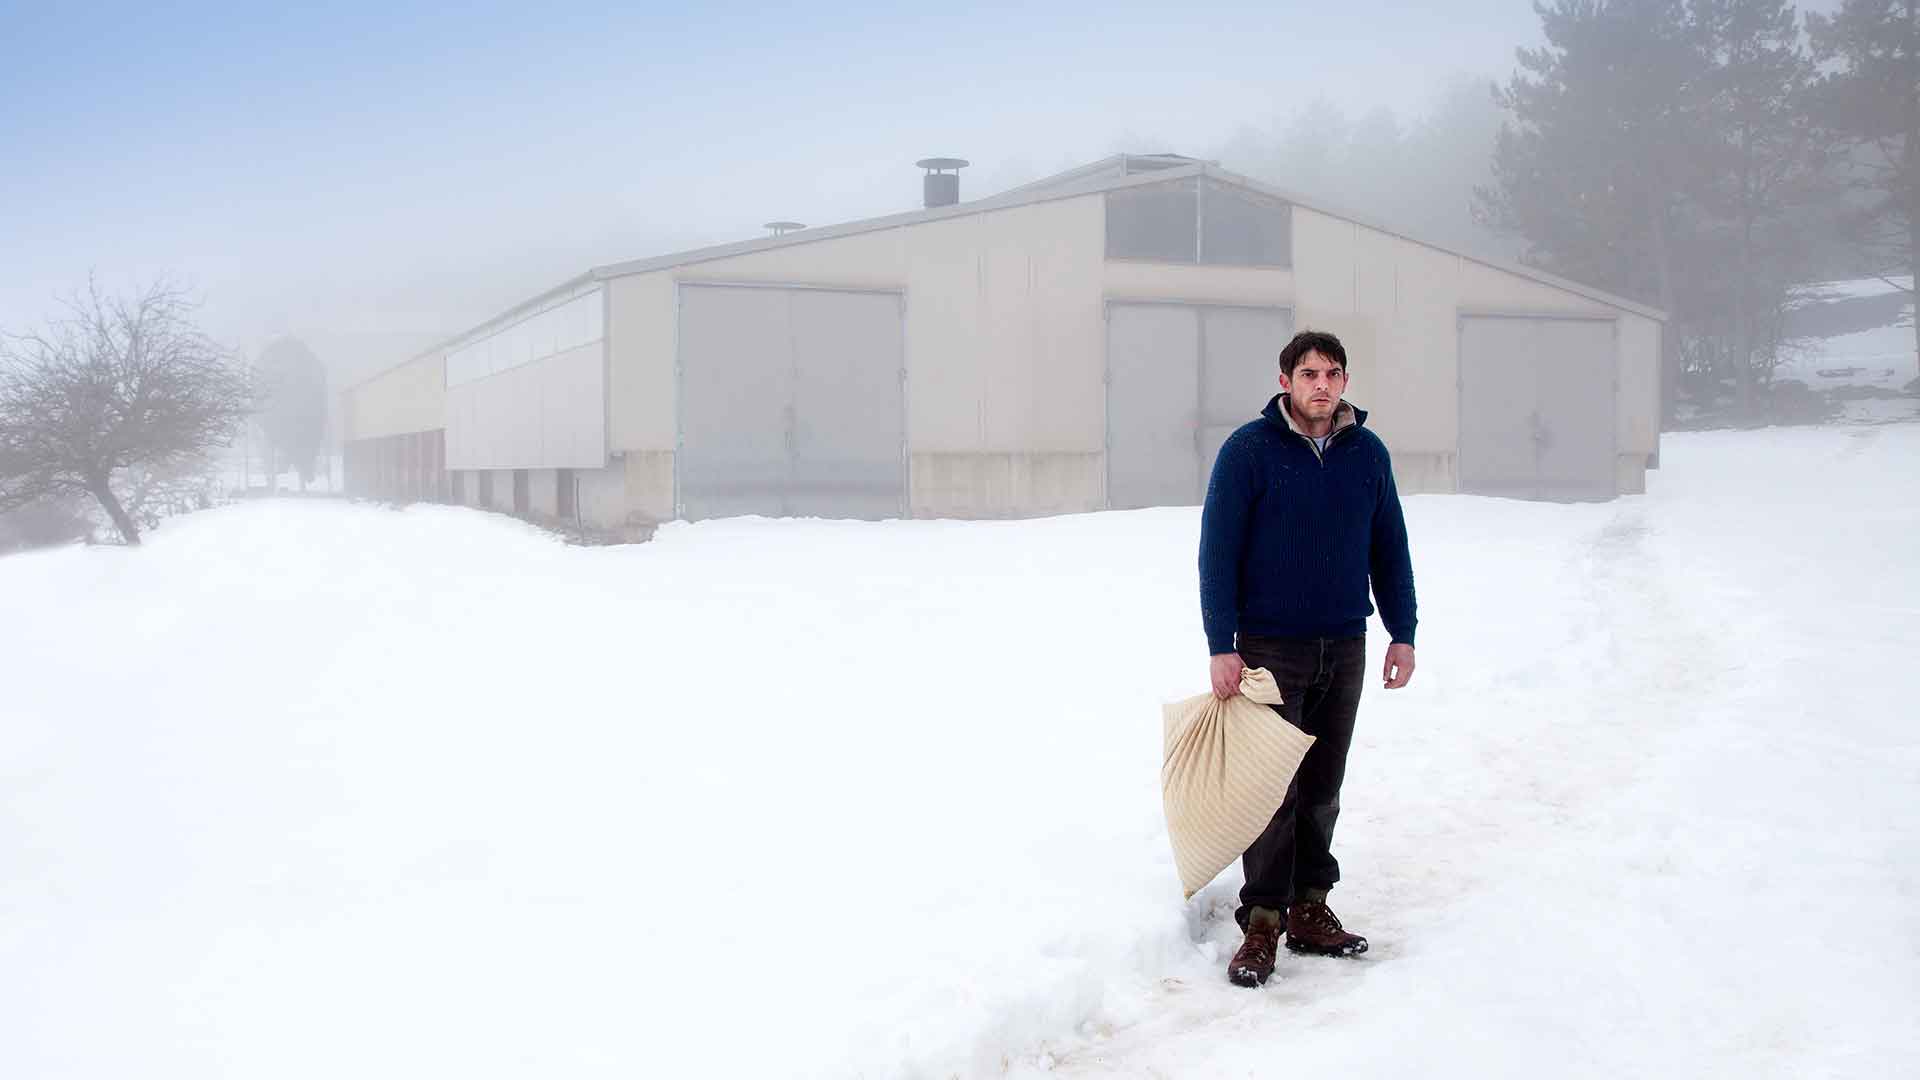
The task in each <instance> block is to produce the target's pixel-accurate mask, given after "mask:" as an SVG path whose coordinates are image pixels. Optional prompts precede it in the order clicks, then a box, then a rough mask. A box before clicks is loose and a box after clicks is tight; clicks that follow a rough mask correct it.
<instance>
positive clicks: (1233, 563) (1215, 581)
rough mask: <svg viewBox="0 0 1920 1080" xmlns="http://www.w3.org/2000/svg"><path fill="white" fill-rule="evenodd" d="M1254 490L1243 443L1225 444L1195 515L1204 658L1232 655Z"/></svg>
mask: <svg viewBox="0 0 1920 1080" xmlns="http://www.w3.org/2000/svg"><path fill="white" fill-rule="evenodd" d="M1258 490H1259V487H1258V484H1257V481H1256V477H1255V475H1254V468H1253V457H1252V454H1251V453H1250V452H1249V450H1248V447H1247V445H1246V440H1245V439H1244V438H1241V437H1238V436H1234V437H1231V438H1229V439H1227V441H1226V443H1225V444H1224V445H1222V446H1221V447H1220V455H1219V456H1218V457H1217V458H1215V459H1214V462H1213V475H1212V476H1211V477H1210V478H1208V480H1207V501H1206V505H1205V506H1204V507H1203V508H1202V509H1201V511H1200V622H1201V625H1202V626H1203V627H1205V628H1206V632H1207V652H1209V653H1210V654H1212V655H1214V656H1218V655H1220V654H1221V653H1230V652H1232V651H1233V650H1234V633H1235V632H1236V631H1237V630H1238V629H1239V624H1240V560H1241V556H1242V555H1243V554H1244V552H1245V550H1246V544H1247V522H1248V518H1249V516H1250V514H1251V513H1252V509H1253V501H1254V496H1255V493H1256V492H1257V491H1258Z"/></svg>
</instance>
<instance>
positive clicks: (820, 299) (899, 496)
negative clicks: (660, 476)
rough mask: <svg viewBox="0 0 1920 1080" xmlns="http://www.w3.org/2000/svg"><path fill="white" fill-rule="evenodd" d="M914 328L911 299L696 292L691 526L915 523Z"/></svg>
mask: <svg viewBox="0 0 1920 1080" xmlns="http://www.w3.org/2000/svg"><path fill="white" fill-rule="evenodd" d="M903 315H904V313H903V310H902V304H901V299H900V296H899V294H897V293H876V292H859V291H851V290H848V291H842V290H829V289H803V288H778V287H752V286H729V285H682V286H681V289H680V334H679V341H680V344H679V368H680V372H681V375H680V385H681V390H680V395H681V399H680V416H681V420H680V424H681V433H682V440H683V441H682V444H681V447H680V452H679V454H678V455H677V460H678V462H679V470H680V502H681V510H682V513H684V515H685V516H686V517H688V518H706V517H720V516H725V515H729V514H768V515H776V516H779V515H818V516H827V517H869V518H873V517H892V516H897V515H899V514H901V513H903V512H904V511H905V502H906V456H905V455H906V451H905V447H906V428H905V424H906V419H905V417H906V407H905V398H904V388H903V386H902V382H901V378H902V371H903V370H904V366H905V344H904V342H905V332H904V326H903Z"/></svg>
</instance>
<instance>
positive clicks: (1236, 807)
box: [1160, 668, 1313, 900]
mask: <svg viewBox="0 0 1920 1080" xmlns="http://www.w3.org/2000/svg"><path fill="white" fill-rule="evenodd" d="M1280 703H1281V698H1280V688H1279V687H1278V686H1276V685H1274V682H1273V675H1272V673H1271V672H1269V671H1267V669H1266V668H1248V669H1246V671H1244V672H1242V673H1241V675H1240V693H1239V694H1238V695H1236V696H1234V697H1230V698H1228V699H1227V700H1225V701H1221V700H1220V699H1219V698H1217V697H1214V696H1213V695H1212V694H1211V693H1207V694H1201V695H1200V696H1199V697H1191V698H1188V699H1186V700H1185V701H1176V702H1173V703H1172V704H1170V705H1167V706H1165V707H1164V708H1163V709H1162V716H1163V717H1164V718H1165V721H1166V757H1165V758H1164V759H1163V760H1162V762H1161V764H1160V788H1161V794H1162V796H1163V798H1164V799H1165V800H1166V809H1167V836H1168V838H1169V839H1171V840H1172V841H1173V862H1174V866H1175V867H1176V868H1178V869H1179V871H1180V885H1181V887H1182V888H1183V889H1184V890H1185V891H1186V898H1187V899H1189V900H1191V899H1193V894H1194V893H1197V892H1199V891H1200V889H1201V888H1202V887H1203V886H1205V885H1206V883H1207V882H1209V881H1212V880H1213V877H1214V875H1215V874H1218V873H1219V872H1220V871H1222V870H1224V869H1226V867H1227V865H1228V864H1229V863H1231V862H1233V861H1234V860H1235V859H1238V858H1239V857H1240V855H1241V853H1242V852H1244V851H1246V850H1247V847H1248V846H1249V845H1251V844H1252V843H1253V842H1254V840H1256V839H1258V838H1259V836H1260V834H1261V833H1262V832H1264V831H1265V830H1266V827H1267V823H1268V822H1269V821H1272V820H1273V812H1274V811H1276V810H1278V809H1280V803H1281V802H1282V801H1284V800H1285V799H1286V797H1287V785H1288V784H1291V783H1293V774H1294V773H1295V772H1296V771H1298V770H1299V768H1300V759H1301V758H1304V757H1306V756H1307V748H1308V747H1310V746H1312V745H1313V736H1311V735H1309V734H1307V733H1306V732H1304V731H1301V730H1300V729H1299V728H1297V727H1294V726H1293V725H1292V724H1289V723H1287V722H1286V720H1284V719H1282V718H1281V716H1280V714H1278V713H1276V712H1274V711H1273V710H1272V709H1269V708H1267V706H1269V705H1278V704H1280Z"/></svg>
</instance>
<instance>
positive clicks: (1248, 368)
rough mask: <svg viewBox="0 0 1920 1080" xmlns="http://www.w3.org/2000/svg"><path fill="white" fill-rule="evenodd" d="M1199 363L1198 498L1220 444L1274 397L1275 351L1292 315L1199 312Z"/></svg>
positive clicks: (1255, 311)
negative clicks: (1200, 338)
mask: <svg viewBox="0 0 1920 1080" xmlns="http://www.w3.org/2000/svg"><path fill="white" fill-rule="evenodd" d="M1200 328H1201V334H1202V343H1201V347H1202V350H1203V363H1202V365H1201V369H1200V450H1201V455H1200V487H1199V491H1200V494H1201V495H1202V496H1203V497H1204V496H1205V494H1206V490H1207V478H1208V477H1209V476H1211V475H1212V474H1213V460H1214V458H1216V457H1218V456H1219V454H1220V444H1221V443H1224V442H1226V441H1227V436H1229V435H1231V434H1233V432H1234V430H1235V429H1236V428H1238V427H1240V426H1241V425H1242V424H1245V423H1246V422H1247V421H1249V420H1252V419H1254V418H1255V417H1258V416H1259V415H1260V410H1261V409H1262V408H1264V407H1265V406H1266V404H1267V401H1268V400H1269V399H1271V398H1272V397H1273V395H1275V394H1277V393H1279V392H1280V350H1281V349H1282V348H1283V347H1285V345H1286V344H1287V339H1288V338H1291V337H1292V336H1293V313H1292V312H1290V311H1287V310H1286V309H1284V308H1243V307H1207V308H1201V309H1200Z"/></svg>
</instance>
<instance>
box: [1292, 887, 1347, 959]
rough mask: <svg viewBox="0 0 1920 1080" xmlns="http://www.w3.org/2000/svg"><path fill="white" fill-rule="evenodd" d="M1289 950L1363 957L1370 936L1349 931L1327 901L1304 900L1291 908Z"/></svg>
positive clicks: (1316, 954)
mask: <svg viewBox="0 0 1920 1080" xmlns="http://www.w3.org/2000/svg"><path fill="white" fill-rule="evenodd" d="M1287 951H1289V952H1297V953H1312V954H1313V955H1315V956H1359V955H1360V954H1361V953H1363V952H1366V951H1367V939H1366V938H1363V937H1361V936H1360V935H1359V934H1353V933H1348V932H1347V930H1346V928H1345V927H1343V926H1341V925H1340V920H1339V919H1337V918H1335V917H1334V914H1333V909H1332V908H1330V907H1328V906H1327V902H1326V901H1325V900H1302V901H1300V902H1298V903H1296V904H1294V905H1293V906H1292V907H1289V908H1288V909H1287Z"/></svg>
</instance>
